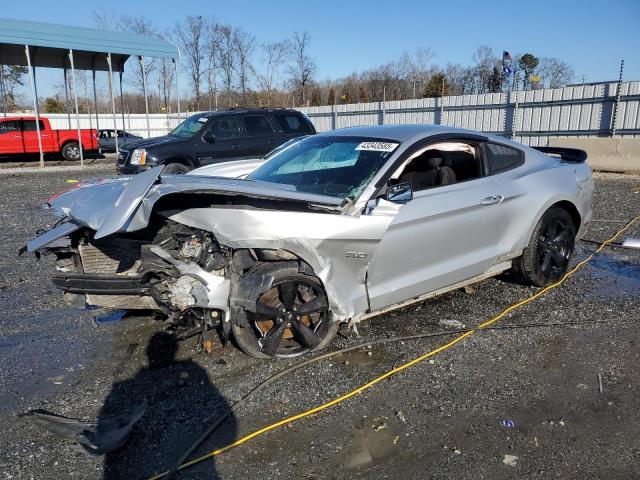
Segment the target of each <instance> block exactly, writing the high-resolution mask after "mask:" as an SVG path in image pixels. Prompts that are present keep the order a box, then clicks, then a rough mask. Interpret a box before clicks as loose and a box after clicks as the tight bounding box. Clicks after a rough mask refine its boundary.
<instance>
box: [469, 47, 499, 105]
mask: <svg viewBox="0 0 640 480" xmlns="http://www.w3.org/2000/svg"><path fill="white" fill-rule="evenodd" d="M471 58H472V60H473V62H474V63H475V84H476V85H475V92H476V93H488V92H490V91H491V75H492V73H493V67H494V66H495V65H496V64H497V62H498V59H497V57H496V56H495V55H494V53H493V49H491V47H487V46H486V45H482V46H480V47H478V49H477V50H476V51H475V53H474V54H473V56H472V57H471Z"/></svg>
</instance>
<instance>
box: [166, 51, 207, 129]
mask: <svg viewBox="0 0 640 480" xmlns="http://www.w3.org/2000/svg"><path fill="white" fill-rule="evenodd" d="M173 69H174V70H175V72H176V103H177V104H178V105H177V106H178V124H180V82H179V81H178V61H177V60H176V59H175V58H174V59H173ZM217 109H218V103H217V98H216V110H217ZM172 130H173V129H172Z"/></svg>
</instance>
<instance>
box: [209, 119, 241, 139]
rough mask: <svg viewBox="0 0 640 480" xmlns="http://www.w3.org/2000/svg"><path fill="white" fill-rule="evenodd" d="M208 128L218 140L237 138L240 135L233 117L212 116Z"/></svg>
mask: <svg viewBox="0 0 640 480" xmlns="http://www.w3.org/2000/svg"><path fill="white" fill-rule="evenodd" d="M209 128H210V130H211V131H212V132H213V134H214V135H215V136H216V138H217V139H219V140H226V139H229V138H238V137H239V136H240V131H239V130H238V122H237V121H236V119H235V118H233V117H221V118H214V119H213V120H212V121H211V126H210V127H209Z"/></svg>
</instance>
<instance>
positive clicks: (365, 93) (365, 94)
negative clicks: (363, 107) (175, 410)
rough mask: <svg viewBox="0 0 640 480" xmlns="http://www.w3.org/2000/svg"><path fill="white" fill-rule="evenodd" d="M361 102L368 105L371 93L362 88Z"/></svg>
mask: <svg viewBox="0 0 640 480" xmlns="http://www.w3.org/2000/svg"><path fill="white" fill-rule="evenodd" d="M360 101H361V102H362V103H368V102H369V92H368V91H367V89H366V88H365V87H360Z"/></svg>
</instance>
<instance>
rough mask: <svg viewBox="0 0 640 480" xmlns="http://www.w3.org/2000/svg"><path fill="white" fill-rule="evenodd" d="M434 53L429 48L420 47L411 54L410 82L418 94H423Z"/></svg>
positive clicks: (429, 74)
mask: <svg viewBox="0 0 640 480" xmlns="http://www.w3.org/2000/svg"><path fill="white" fill-rule="evenodd" d="M435 55H436V54H435V53H434V52H433V51H432V50H431V49H430V48H429V47H420V48H418V49H416V51H415V53H414V54H413V61H412V65H411V70H412V72H411V74H412V77H413V78H412V79H411V80H412V81H413V82H414V85H415V88H414V90H417V91H418V92H424V89H425V86H426V84H427V81H428V80H429V77H430V76H431V73H430V72H429V66H430V65H431V59H433V57H435Z"/></svg>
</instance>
